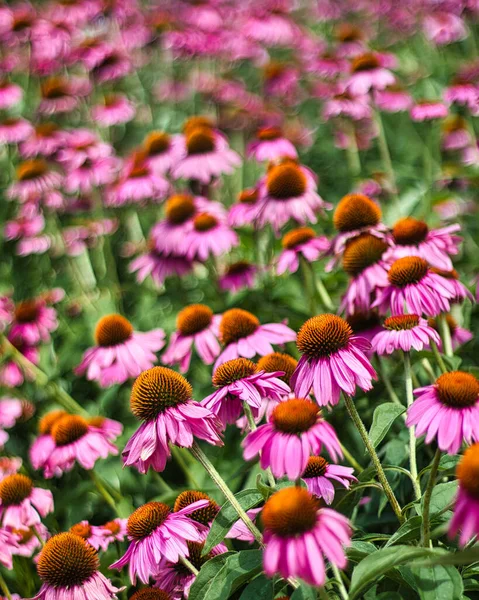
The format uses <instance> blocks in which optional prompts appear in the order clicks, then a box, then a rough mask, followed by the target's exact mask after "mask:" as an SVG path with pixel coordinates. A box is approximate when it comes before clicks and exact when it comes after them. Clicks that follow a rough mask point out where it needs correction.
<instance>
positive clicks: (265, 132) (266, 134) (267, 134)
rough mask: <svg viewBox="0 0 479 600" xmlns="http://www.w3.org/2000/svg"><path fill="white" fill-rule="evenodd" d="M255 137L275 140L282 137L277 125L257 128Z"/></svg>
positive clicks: (263, 139)
mask: <svg viewBox="0 0 479 600" xmlns="http://www.w3.org/2000/svg"><path fill="white" fill-rule="evenodd" d="M256 137H257V138H258V139H259V140H262V141H270V140H277V139H278V138H280V137H283V132H282V131H281V129H280V128H279V127H263V128H261V129H259V130H258V133H257V134H256Z"/></svg>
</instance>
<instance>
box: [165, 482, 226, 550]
mask: <svg viewBox="0 0 479 600" xmlns="http://www.w3.org/2000/svg"><path fill="white" fill-rule="evenodd" d="M198 500H207V502H208V504H207V505H206V506H204V507H203V508H200V509H198V510H195V511H194V512H192V513H190V514H189V515H188V518H189V519H191V520H192V521H194V522H195V523H200V525H204V527H205V529H202V530H201V533H202V536H204V537H202V539H206V537H207V536H208V531H209V528H210V527H211V524H212V523H213V521H214V519H215V518H216V516H217V515H218V513H219V511H220V506H219V504H217V503H216V502H215V501H214V500H212V499H211V498H210V497H209V496H208V495H207V494H205V493H203V492H198V491H197V490H185V491H184V492H181V494H179V495H178V496H177V498H176V500H175V504H174V507H173V511H174V512H175V513H176V512H179V511H181V510H183V509H184V508H186V507H187V506H191V504H194V503H195V502H198ZM221 546H223V544H221Z"/></svg>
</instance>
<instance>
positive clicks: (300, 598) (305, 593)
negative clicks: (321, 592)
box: [291, 583, 318, 600]
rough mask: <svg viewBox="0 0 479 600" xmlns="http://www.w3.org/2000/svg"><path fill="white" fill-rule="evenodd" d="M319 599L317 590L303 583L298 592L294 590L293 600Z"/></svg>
mask: <svg viewBox="0 0 479 600" xmlns="http://www.w3.org/2000/svg"><path fill="white" fill-rule="evenodd" d="M317 597H318V590H317V588H314V587H311V586H309V585H305V584H304V583H302V584H301V585H300V587H299V588H298V589H297V590H294V592H293V594H292V595H291V600H317Z"/></svg>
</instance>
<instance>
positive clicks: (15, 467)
mask: <svg viewBox="0 0 479 600" xmlns="http://www.w3.org/2000/svg"><path fill="white" fill-rule="evenodd" d="M21 466H22V459H21V458H19V457H17V456H14V457H12V458H10V457H9V456H0V480H2V479H4V478H5V477H6V476H7V475H13V474H14V473H18V471H19V470H20V468H21Z"/></svg>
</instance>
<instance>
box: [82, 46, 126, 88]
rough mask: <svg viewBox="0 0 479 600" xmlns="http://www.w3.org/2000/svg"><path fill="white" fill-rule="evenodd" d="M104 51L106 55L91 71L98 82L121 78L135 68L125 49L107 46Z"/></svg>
mask: <svg viewBox="0 0 479 600" xmlns="http://www.w3.org/2000/svg"><path fill="white" fill-rule="evenodd" d="M104 52H105V54H104V56H103V57H102V58H101V60H100V61H98V62H97V63H96V65H95V66H94V68H93V69H92V71H91V73H92V75H93V77H94V79H95V80H96V81H97V82H98V83H106V82H108V81H115V80H116V79H121V78H122V77H125V75H128V73H130V72H131V70H132V69H133V64H132V62H131V60H130V59H129V57H128V55H127V54H126V53H125V51H124V50H117V49H115V48H105V50H104Z"/></svg>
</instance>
